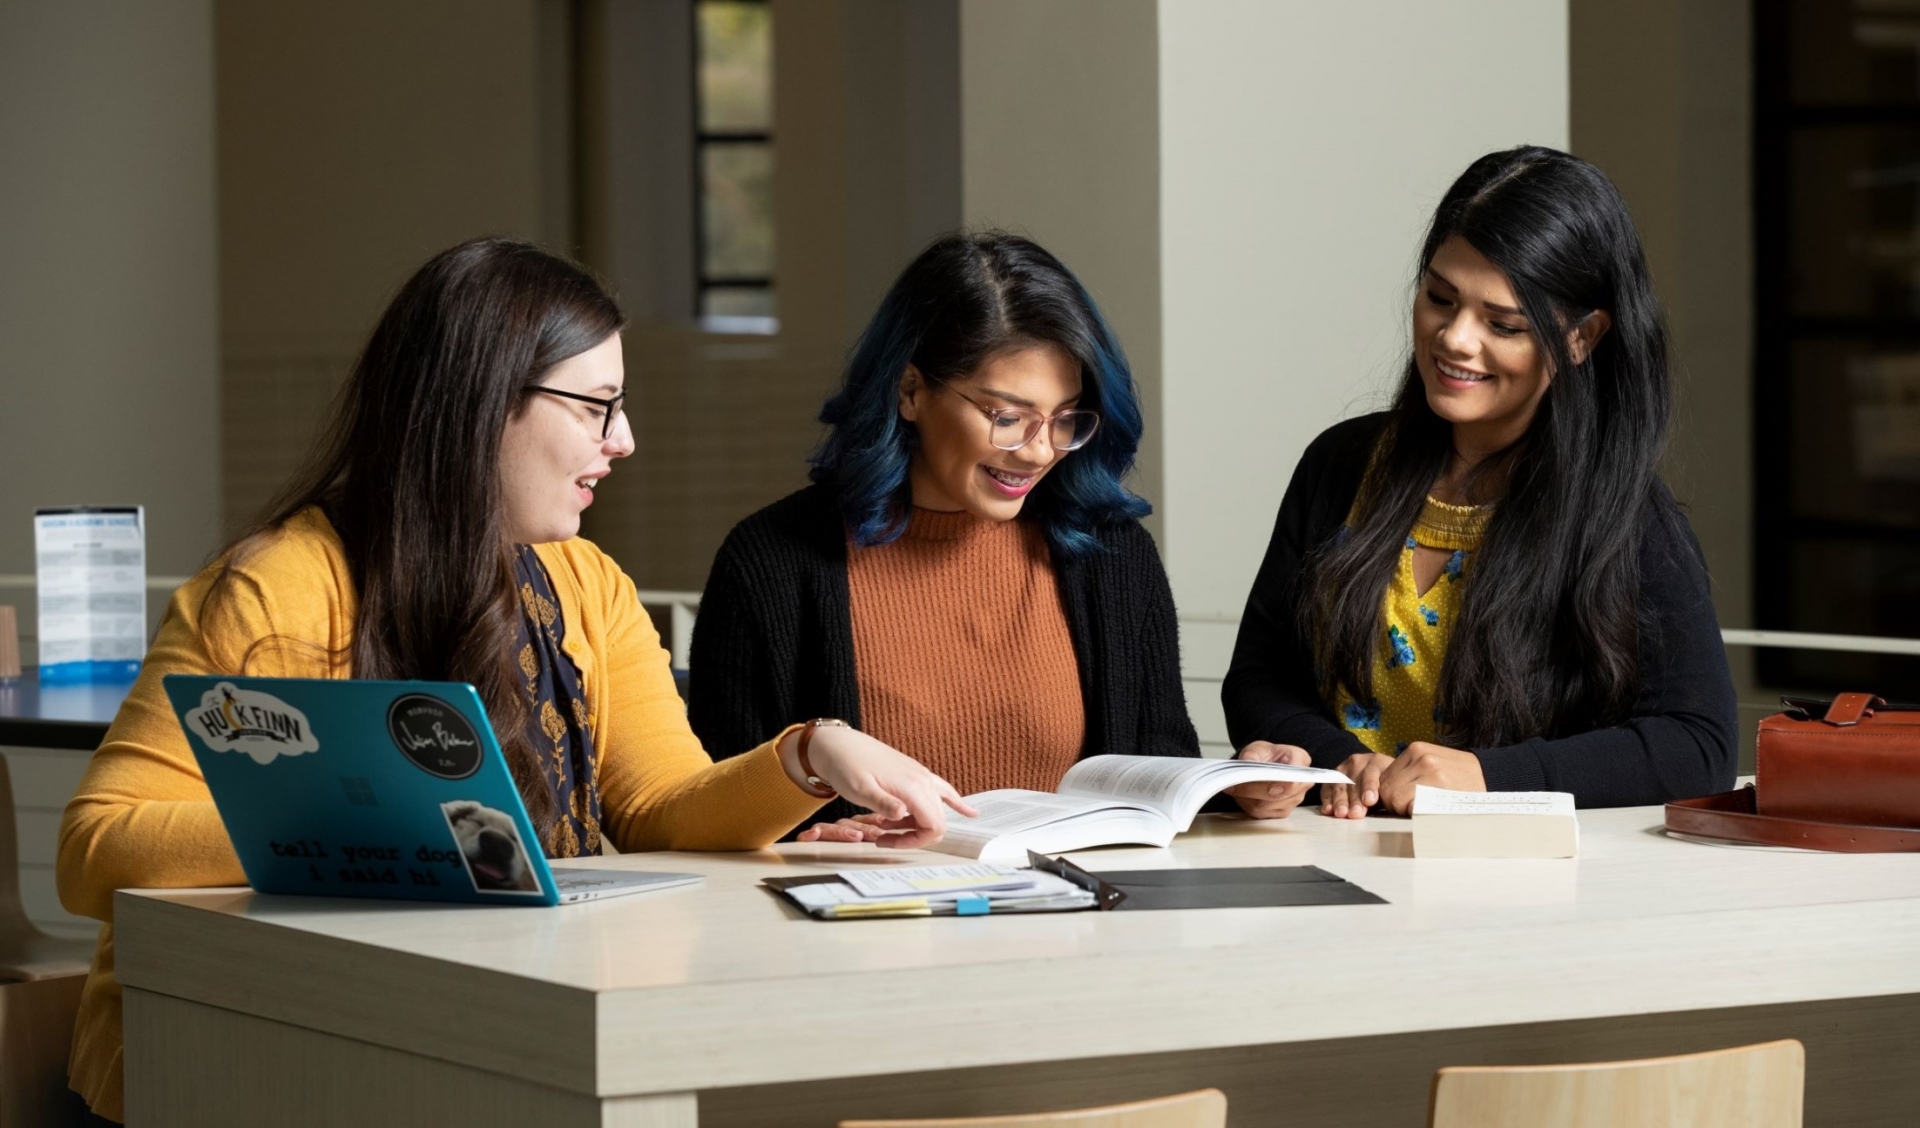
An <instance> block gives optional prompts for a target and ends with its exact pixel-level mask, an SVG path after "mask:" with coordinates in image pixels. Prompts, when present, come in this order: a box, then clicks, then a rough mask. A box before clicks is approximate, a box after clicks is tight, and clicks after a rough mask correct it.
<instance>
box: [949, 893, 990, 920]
mask: <svg viewBox="0 0 1920 1128" xmlns="http://www.w3.org/2000/svg"><path fill="white" fill-rule="evenodd" d="M992 908H993V902H992V900H991V899H990V898H989V897H988V896H987V895H986V894H984V893H963V894H961V895H960V896H958V897H955V898H954V899H953V914H954V915H955V916H986V915H987V913H988V912H990V911H992Z"/></svg>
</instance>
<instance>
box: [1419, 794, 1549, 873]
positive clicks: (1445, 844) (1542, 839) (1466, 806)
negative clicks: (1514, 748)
mask: <svg viewBox="0 0 1920 1128" xmlns="http://www.w3.org/2000/svg"><path fill="white" fill-rule="evenodd" d="M1579 850H1580V820H1579V818H1578V816H1576V815H1575V814H1574V810H1573V796H1572V795H1570V794H1568V793H1567V792H1564V791H1448V790H1446V789H1444V788H1439V787H1417V788H1415V789H1414V795H1413V856H1414V857H1416V858H1571V857H1573V856H1575V855H1576V854H1577V853H1579Z"/></svg>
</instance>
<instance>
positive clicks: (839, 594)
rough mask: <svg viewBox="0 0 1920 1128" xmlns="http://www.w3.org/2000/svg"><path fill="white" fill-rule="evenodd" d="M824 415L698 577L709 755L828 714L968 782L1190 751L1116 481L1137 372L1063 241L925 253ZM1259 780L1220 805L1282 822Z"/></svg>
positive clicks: (1056, 778)
mask: <svg viewBox="0 0 1920 1128" xmlns="http://www.w3.org/2000/svg"><path fill="white" fill-rule="evenodd" d="M820 419H821V421H822V422H824V423H826V424H827V425H828V426H829V427H830V428H831V429H832V430H831V432H830V433H829V434H828V436H827V438H826V440H825V441H824V442H823V443H822V444H821V446H820V448H819V450H818V451H816V452H815V454H814V456H813V474H812V477H813V483H814V484H813V485H811V486H809V487H807V488H806V489H803V490H801V491H800V492H798V493H795V494H793V495H791V496H789V497H787V498H784V499H782V500H781V501H778V502H776V503H774V504H773V505H771V506H768V507H767V508H766V509H763V510H761V511H760V512H758V513H756V514H754V515H753V516H751V517H749V518H747V519H746V520H744V521H742V522H740V524H739V525H737V526H736V527H735V528H734V530H733V532H732V533H731V534H730V535H729V536H728V537H727V540H726V543H725V544H724V545H722V546H721V549H720V552H719V555H718V556H717V557H716V558H715V560H714V564H713V572H712V575H711V576H710V577H709V578H708V580H707V587H706V592H705V594H704V596H703V597H702V600H701V605H700V616H699V620H698V622H697V623H696V624H695V627H694V635H693V650H692V660H691V668H692V679H691V685H690V693H689V712H690V713H691V717H692V721H693V728H694V731H695V732H696V733H698V734H699V736H700V738H701V740H702V741H703V742H704V743H705V745H706V747H708V748H709V749H712V750H713V751H714V753H715V754H716V755H725V754H727V753H730V752H734V751H742V752H744V751H746V750H748V749H750V748H752V747H753V746H754V745H755V744H756V743H757V742H758V741H759V740H760V739H762V737H761V735H760V734H763V733H765V732H772V731H778V729H779V728H780V727H781V726H782V725H785V724H787V723H802V722H807V721H813V720H819V721H823V722H825V723H845V724H848V725H852V726H854V727H857V728H860V729H862V730H864V731H865V732H867V733H868V734H869V735H871V736H874V737H876V738H878V739H879V740H881V741H883V742H885V743H887V744H890V745H892V746H893V747H895V748H898V749H900V750H901V751H903V752H905V753H907V754H908V755H910V756H913V757H914V758H915V759H918V760H920V761H921V762H922V763H924V764H925V765H927V767H929V768H930V769H932V770H933V771H934V773H935V774H937V775H939V776H941V777H943V778H945V779H946V780H948V781H949V782H951V783H952V784H953V785H954V786H955V787H956V788H957V789H958V790H959V791H960V792H961V793H962V794H971V793H975V792H980V791H986V790H991V789H994V788H1003V787H1024V788H1031V789H1035V790H1040V791H1051V790H1053V788H1054V787H1055V785H1057V784H1058V783H1059V782H1060V777H1061V776H1062V775H1063V774H1065V772H1066V770H1067V769H1068V768H1070V767H1072V766H1073V764H1074V762H1075V761H1077V760H1079V759H1081V758H1083V757H1086V756H1093V755H1098V754H1101V753H1108V752H1118V753H1129V754H1134V755H1152V756H1197V755H1199V752H1200V747H1199V741H1198V740H1197V738H1196V737H1195V735H1194V730H1193V724H1192V722H1191V721H1189V720H1188V718H1187V708H1186V699H1185V697H1184V695H1183V693H1182V690H1181V685H1180V646H1179V638H1178V629H1177V627H1176V625H1175V621H1174V609H1173V597H1172V593H1171V591H1170V590H1169V588H1168V585H1167V577H1166V572H1165V570H1164V569H1163V568H1162V567H1161V565H1160V557H1159V554H1158V552H1157V551H1156V550H1155V547H1154V544H1153V539H1152V537H1150V536H1149V535H1148V534H1147V532H1146V530H1145V529H1143V528H1142V527H1141V525H1140V518H1141V517H1143V516H1145V515H1146V513H1147V512H1148V506H1147V503H1146V502H1145V501H1142V500H1141V499H1140V498H1138V497H1136V496H1135V495H1133V494H1132V493H1130V492H1128V490H1127V488H1126V486H1125V485H1124V480H1125V477H1126V475H1127V473H1128V472H1129V471H1130V470H1131V469H1132V467H1133V459H1134V452H1135V450H1136V449H1138V447H1139V444H1140V433H1141V417H1140V406H1139V402H1138V398H1137V396H1136V393H1135V390H1134V385H1133V376H1132V373H1131V372H1130V371H1129V369H1128V367H1127V360H1126V356H1125V354H1124V353H1123V352H1122V351H1121V348H1120V343H1119V341H1118V340H1117V339H1116V338H1115V337H1114V334H1113V331H1112V330H1111V329H1109V328H1108V327H1107V324H1106V321H1105V320H1104V319H1103V318H1102V317H1101V315H1100V311H1099V309H1098V307H1096V306H1095V304H1094V302H1093V299H1092V298H1091V297H1090V296H1089V295H1088V294H1087V291H1086V288H1085V287H1083V286H1082V285H1081V284H1080V282H1079V280H1078V279H1076V278H1075V277H1074V275H1073V273H1072V272H1071V271H1069V270H1068V269H1067V268H1066V267H1065V266H1064V265H1062V264H1061V262H1060V260H1059V259H1056V258H1055V257H1054V256H1053V255H1051V254H1049V253H1047V251H1046V250H1044V249H1042V248H1041V247H1039V246H1038V245H1036V244H1035V243H1033V242H1031V241H1030V240H1027V239H1023V238H1020V237H1018V236H1014V235H1007V234H1002V233H997V232H995V233H986V234H960V235H950V236H947V237H945V238H942V239H940V240H938V241H937V242H935V243H934V244H933V245H931V246H929V247H928V248H927V249H926V250H925V251H923V252H922V253H921V254H920V256H919V257H918V258H916V259H915V260H914V261H913V262H912V263H911V264H909V265H908V267H907V268H906V270H905V271H903V272H902V273H901V275H900V277H899V278H898V279H897V280H896V281H895V282H894V284H893V287H892V288H891V289H890V290H889V291H888V292H887V295H886V297H885V298H884V299H883V300H882V301H881V303H880V308H879V310H878V311H877V312H876V313H875V314H874V316H873V320H872V321H871V322H869V323H868V325H867V328H866V330H865V332H863V333H862V334H861V337H860V340H859V343H858V344H857V345H856V346H855V349H854V352H853V357H852V359H851V361H850V362H849V363H848V365H847V369H846V374H845V379H844V382H843V383H842V386H841V388H840V390H839V392H838V393H837V394H835V395H834V396H833V398H831V399H829V400H828V401H827V403H826V406H825V407H824V408H823V409H822V410H821V412H820ZM769 725H771V726H772V727H771V728H769V727H768V726H769ZM1250 758H1279V752H1278V750H1275V751H1274V752H1273V753H1271V754H1263V753H1262V752H1261V750H1259V749H1252V750H1250ZM1270 786H1272V785H1267V784H1260V785H1255V786H1254V787H1253V788H1252V789H1251V793H1250V794H1247V795H1237V796H1236V798H1237V799H1239V800H1240V801H1241V803H1242V805H1243V806H1247V807H1248V808H1249V810H1250V811H1252V812H1253V813H1257V814H1268V815H1278V814H1283V813H1285V811H1286V810H1288V809H1291V807H1292V806H1293V805H1294V804H1295V803H1297V802H1298V800H1299V794H1300V792H1303V791H1304V790H1305V789H1304V788H1283V787H1279V788H1275V789H1274V792H1273V794H1272V795H1269V794H1268V789H1269V787H1270ZM1256 807H1259V808H1260V809H1259V810H1255V808H1256ZM857 813H858V808H856V807H854V806H852V805H851V804H846V803H836V804H833V805H830V806H829V807H827V808H826V809H825V811H823V816H824V817H826V818H828V819H843V820H844V819H847V818H848V817H849V816H853V815H855V814H857ZM885 833H886V828H885V826H884V825H883V824H880V823H879V822H877V821H876V820H870V819H869V820H861V821H840V822H835V823H827V824H821V825H818V826H815V827H812V828H809V829H808V830H806V831H804V832H802V834H801V837H802V838H803V839H815V838H829V839H842V840H852V839H858V838H863V837H864V838H868V839H876V838H881V837H883V836H884V835H885Z"/></svg>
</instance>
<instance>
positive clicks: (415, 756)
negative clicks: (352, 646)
mask: <svg viewBox="0 0 1920 1128" xmlns="http://www.w3.org/2000/svg"><path fill="white" fill-rule="evenodd" d="M387 733H388V735H390V736H391V737H393V743H394V744H395V746H397V747H398V748H399V749H400V751H401V752H402V753H403V754H404V755H405V756H406V757H407V759H409V760H412V761H413V762H414V764H415V765H416V766H418V767H419V768H420V769H421V770H423V771H426V772H429V773H431V774H433V775H437V776H439V777H440V778H441V779H465V778H467V777H468V776H470V775H472V774H473V773H474V772H477V771H479V770H480V736H479V734H478V733H475V732H474V731H473V726H472V725H471V724H468V723H467V719H466V718H465V717H463V716H461V715H460V711H459V710H458V709H455V708H454V707H453V706H452V705H449V704H447V703H446V702H445V701H442V700H440V699H439V698H438V697H430V696H428V695H427V694H424V693H409V694H407V695H406V696H404V697H401V698H399V699H398V700H396V701H394V703H393V706H392V707H391V708H389V709H388V710H387Z"/></svg>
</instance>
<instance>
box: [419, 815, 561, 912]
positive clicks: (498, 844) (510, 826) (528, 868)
mask: <svg viewBox="0 0 1920 1128" xmlns="http://www.w3.org/2000/svg"><path fill="white" fill-rule="evenodd" d="M440 813H441V814H442V815H445V816H446V819H447V827H448V829H450V830H452V831H453V840H454V841H455V842H457V843H459V844H460V856H461V859H462V860H463V861H465V862H466V866H467V877H468V878H469V879H471V880H472V882H473V891H474V892H475V893H531V894H533V895H534V896H536V897H537V896H540V895H541V892H540V882H539V879H538V878H536V877H535V876H534V873H533V863H532V862H529V861H528V860H527V848H526V846H525V845H523V844H522V843H521V841H520V830H519V828H518V827H516V826H515V825H514V822H513V816H512V815H509V814H507V813H506V812H505V811H500V810H495V809H494V808H492V807H488V806H484V805H482V804H480V803H476V802H474V801H473V800H471V799H455V800H453V801H452V802H450V803H442V804H440Z"/></svg>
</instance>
